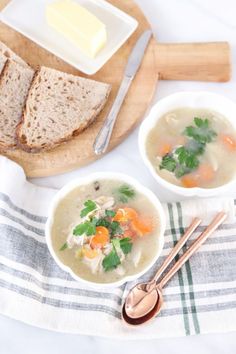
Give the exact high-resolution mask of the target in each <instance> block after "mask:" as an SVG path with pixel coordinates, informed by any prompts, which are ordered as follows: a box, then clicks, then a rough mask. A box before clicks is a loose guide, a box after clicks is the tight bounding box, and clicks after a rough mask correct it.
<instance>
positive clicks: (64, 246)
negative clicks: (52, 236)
mask: <svg viewBox="0 0 236 354" xmlns="http://www.w3.org/2000/svg"><path fill="white" fill-rule="evenodd" d="M67 248H68V244H67V242H65V243H64V244H63V245H62V246H61V248H60V249H59V251H64V250H65V249H67Z"/></svg>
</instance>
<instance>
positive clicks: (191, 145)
mask: <svg viewBox="0 0 236 354" xmlns="http://www.w3.org/2000/svg"><path fill="white" fill-rule="evenodd" d="M185 146H186V149H188V150H189V151H190V152H192V153H194V154H197V155H202V154H203V153H204V151H205V146H206V145H205V144H203V143H199V142H198V141H196V140H194V139H190V140H189V141H188V142H187V144H186V145H185Z"/></svg>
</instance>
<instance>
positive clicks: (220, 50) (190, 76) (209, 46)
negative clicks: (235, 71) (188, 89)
mask: <svg viewBox="0 0 236 354" xmlns="http://www.w3.org/2000/svg"><path fill="white" fill-rule="evenodd" d="M155 60H156V64H157V68H158V72H159V79H161V80H195V81H215V82H225V81H228V80H229V79H230V77H231V58H230V47H229V44H228V43H227V42H212V43H169V44H168V43H156V46H155Z"/></svg>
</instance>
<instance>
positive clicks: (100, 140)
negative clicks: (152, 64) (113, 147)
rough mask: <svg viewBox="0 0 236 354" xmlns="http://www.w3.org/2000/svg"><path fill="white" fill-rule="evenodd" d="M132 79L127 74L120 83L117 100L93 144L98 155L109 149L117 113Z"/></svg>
mask: <svg viewBox="0 0 236 354" xmlns="http://www.w3.org/2000/svg"><path fill="white" fill-rule="evenodd" d="M132 80H133V77H128V76H125V77H124V79H123V80H122V83H121V85H120V88H119V91H118V93H117V96H116V98H115V101H114V103H113V105H112V108H111V110H110V112H109V113H108V116H107V118H106V120H105V122H104V123H103V126H102V128H101V129H100V131H99V133H98V135H97V137H96V139H95V142H94V144H93V150H94V152H95V154H96V155H100V154H103V153H104V152H105V151H106V150H107V147H108V145H109V142H110V138H111V134H112V130H113V127H114V124H115V121H116V118H117V115H118V113H119V111H120V108H121V106H122V103H123V101H124V99H125V96H126V94H127V92H128V90H129V87H130V84H131V82H132Z"/></svg>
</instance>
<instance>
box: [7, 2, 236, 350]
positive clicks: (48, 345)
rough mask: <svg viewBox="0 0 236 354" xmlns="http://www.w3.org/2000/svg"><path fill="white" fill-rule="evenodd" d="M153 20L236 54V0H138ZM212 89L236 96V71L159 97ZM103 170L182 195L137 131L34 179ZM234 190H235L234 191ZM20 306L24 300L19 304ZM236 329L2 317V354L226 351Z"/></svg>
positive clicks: (169, 88) (157, 27)
mask: <svg viewBox="0 0 236 354" xmlns="http://www.w3.org/2000/svg"><path fill="white" fill-rule="evenodd" d="M121 1H125V0H121ZM136 1H137V3H138V4H139V5H140V6H141V8H142V9H143V11H144V13H145V14H146V16H147V17H148V19H149V21H150V23H151V24H152V28H153V31H154V33H155V35H156V36H157V38H158V40H159V41H163V42H164V41H165V42H181V41H183V42H184V41H190V42H191V41H215V40H227V41H229V42H230V44H231V46H232V61H233V63H234V62H235V58H236V20H235V13H236V1H235V0H224V1H223V0H207V1H206V0H136ZM199 89H200V90H210V91H212V92H217V93H220V94H224V95H226V96H227V97H229V98H231V99H233V100H235V101H236V80H235V72H233V78H232V80H231V81H230V82H229V83H224V84H216V83H202V82H200V83H199V82H198V83H196V82H163V81H162V82H159V83H158V89H157V93H156V96H155V99H154V102H155V101H156V100H158V99H160V98H162V97H164V96H166V95H168V94H170V93H173V92H176V91H180V90H199ZM99 170H112V171H122V172H126V173H129V174H130V175H133V176H134V177H136V178H138V179H139V180H140V181H141V182H143V183H145V184H146V185H147V186H149V187H151V188H152V189H153V191H154V192H156V193H157V195H158V196H159V197H160V198H161V199H162V200H173V199H178V198H179V197H178V196H173V195H171V194H170V193H167V192H166V191H164V190H163V189H161V188H158V186H157V185H156V183H155V181H154V180H153V178H152V177H151V176H150V175H149V173H148V171H147V170H146V168H145V167H144V166H143V164H142V162H141V160H140V156H139V155H138V154H137V130H136V131H135V132H134V133H133V134H132V135H131V136H130V137H129V138H128V139H127V140H126V141H125V142H124V143H123V144H122V145H120V146H119V147H118V148H116V149H115V150H113V151H112V152H111V153H110V154H108V155H107V156H105V157H104V158H103V159H101V160H100V161H97V162H95V163H93V164H91V165H90V166H88V167H85V168H83V169H80V170H79V171H75V172H73V173H69V174H66V175H61V176H57V177H51V178H46V179H38V180H34V183H37V184H40V185H44V186H50V187H61V186H62V185H64V184H65V183H66V182H67V181H69V180H70V179H72V178H74V177H75V176H78V175H86V174H87V173H90V172H94V171H99ZM231 194H232V193H231ZM234 194H236V191H235V192H234ZM19 305H20V304H19ZM235 335H236V333H227V334H222V335H219V334H217V335H214V334H209V335H202V336H193V337H184V338H173V339H162V340H150V341H138V339H137V341H135V342H131V341H125V342H124V341H121V342H119V341H113V340H105V339H100V338H95V337H83V336H78V335H77V336H75V335H68V334H59V333H53V332H49V331H46V330H42V329H38V328H33V327H30V326H27V325H25V324H22V323H20V322H17V321H14V320H12V319H9V318H6V317H4V316H0V354H16V353H17V354H32V353H34V354H42V353H44V354H49V353H50V354H52V353H57V354H62V353H63V354H64V353H65V352H67V353H68V354H74V353H82V354H84V353H90V354H93V353H96V354H104V353H108V352H110V351H111V350H112V353H113V354H118V353H120V352H122V353H124V354H126V353H131V352H135V353H136V354H139V353H140V354H141V353H144V352H148V353H149V354H152V353H156V352H157V351H158V352H159V354H162V353H163V354H165V353H168V354H172V353H177V352H179V351H180V350H181V351H182V353H183V354H185V353H186V354H187V353H189V352H191V353H192V354H195V353H196V354H197V353H201V354H205V353H214V354H223V353H224V354H226V353H235V352H236V341H235Z"/></svg>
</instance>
